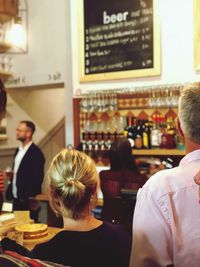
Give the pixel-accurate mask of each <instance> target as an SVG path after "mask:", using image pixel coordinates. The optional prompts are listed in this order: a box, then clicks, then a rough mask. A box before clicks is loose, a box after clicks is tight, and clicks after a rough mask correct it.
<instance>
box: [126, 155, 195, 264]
mask: <svg viewBox="0 0 200 267" xmlns="http://www.w3.org/2000/svg"><path fill="white" fill-rule="evenodd" d="M199 170H200V150H195V151H193V152H191V153H189V154H187V155H186V156H185V157H184V158H183V159H182V160H181V162H180V164H179V166H178V167H176V168H173V169H170V170H163V171H160V172H158V173H156V174H155V175H153V176H152V177H151V178H150V179H149V180H148V181H147V182H146V184H145V185H144V186H143V188H142V190H141V191H140V193H139V195H138V198H137V204H136V207H135V212H134V218H133V243H132V252H131V259H130V267H144V266H145V267H157V266H168V265H174V266H176V267H199V266H200V204H199V193H198V192H199V186H198V185H197V184H195V182H194V180H193V177H194V176H195V174H196V173H197V172H198V171H199Z"/></svg>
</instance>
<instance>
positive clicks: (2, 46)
mask: <svg viewBox="0 0 200 267" xmlns="http://www.w3.org/2000/svg"><path fill="white" fill-rule="evenodd" d="M10 48H11V45H10V44H8V43H6V42H0V53H5V52H6V51H7V50H8V49H10Z"/></svg>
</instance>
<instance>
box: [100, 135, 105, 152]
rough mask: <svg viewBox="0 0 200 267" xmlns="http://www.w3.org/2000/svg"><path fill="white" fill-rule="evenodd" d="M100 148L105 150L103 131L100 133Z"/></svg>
mask: <svg viewBox="0 0 200 267" xmlns="http://www.w3.org/2000/svg"><path fill="white" fill-rule="evenodd" d="M100 150H101V151H104V150H105V141H104V132H102V133H101V142H100Z"/></svg>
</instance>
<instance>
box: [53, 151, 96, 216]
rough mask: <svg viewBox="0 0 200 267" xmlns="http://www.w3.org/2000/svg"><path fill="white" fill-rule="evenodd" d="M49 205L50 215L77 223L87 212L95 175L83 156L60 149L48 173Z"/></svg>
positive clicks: (87, 158)
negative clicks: (56, 215) (54, 214)
mask: <svg viewBox="0 0 200 267" xmlns="http://www.w3.org/2000/svg"><path fill="white" fill-rule="evenodd" d="M49 186H50V190H51V194H50V204H51V207H52V208H53V210H54V212H56V213H57V214H59V215H62V216H66V217H68V218H73V219H79V218H81V217H84V216H85V215H86V214H88V212H90V211H91V208H92V205H91V199H94V200H96V198H97V190H98V188H99V175H98V173H97V170H96V167H95V163H94V162H93V160H92V159H91V158H90V157H89V156H87V155H86V154H85V153H83V152H80V151H77V150H74V149H63V150H62V151H61V152H60V153H58V154H57V155H56V156H55V157H54V159H53V161H52V163H51V166H50V169H49Z"/></svg>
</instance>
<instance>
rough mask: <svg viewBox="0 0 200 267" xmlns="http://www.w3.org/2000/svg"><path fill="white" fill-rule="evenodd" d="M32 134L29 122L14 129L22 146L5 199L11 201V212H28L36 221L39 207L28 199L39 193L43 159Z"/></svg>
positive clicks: (42, 174)
mask: <svg viewBox="0 0 200 267" xmlns="http://www.w3.org/2000/svg"><path fill="white" fill-rule="evenodd" d="M34 132H35V125H34V123H33V122H31V121H21V122H20V123H19V125H18V127H17V129H16V138H17V140H19V141H21V143H22V145H21V146H20V147H19V148H18V149H17V150H16V152H15V155H14V162H13V177H12V179H11V180H10V184H9V186H8V188H7V192H6V198H7V199H8V200H12V201H13V210H30V217H31V218H32V219H34V220H35V221H38V213H39V206H38V205H37V203H36V202H31V201H30V198H31V197H34V196H36V195H37V194H39V193H41V186H42V181H43V177H44V163H45V158H44V155H43V153H42V151H41V150H40V149H39V147H38V146H36V145H35V144H34V143H33V141H32V136H33V133H34Z"/></svg>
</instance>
